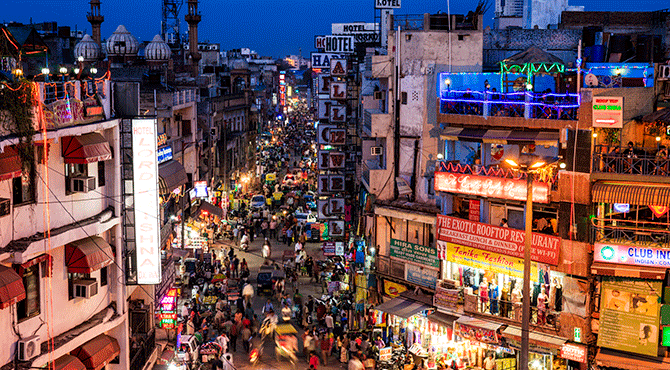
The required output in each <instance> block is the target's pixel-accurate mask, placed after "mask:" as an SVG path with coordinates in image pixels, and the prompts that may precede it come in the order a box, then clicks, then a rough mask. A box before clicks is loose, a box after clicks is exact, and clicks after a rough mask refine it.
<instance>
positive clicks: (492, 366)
mask: <svg viewBox="0 0 670 370" xmlns="http://www.w3.org/2000/svg"><path fill="white" fill-rule="evenodd" d="M497 368H498V366H497V364H496V360H495V359H494V358H493V353H489V355H488V356H487V357H486V358H485V359H484V370H496V369H497Z"/></svg>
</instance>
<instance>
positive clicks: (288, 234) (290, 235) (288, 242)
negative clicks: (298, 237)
mask: <svg viewBox="0 0 670 370" xmlns="http://www.w3.org/2000/svg"><path fill="white" fill-rule="evenodd" d="M292 242H293V228H288V229H287V230H286V245H291V243H292Z"/></svg>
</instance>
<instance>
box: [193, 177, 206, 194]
mask: <svg viewBox="0 0 670 370" xmlns="http://www.w3.org/2000/svg"><path fill="white" fill-rule="evenodd" d="M194 185H195V186H194V188H193V190H195V194H194V195H195V197H196V198H207V197H209V192H208V191H207V181H196V182H195V183H194Z"/></svg>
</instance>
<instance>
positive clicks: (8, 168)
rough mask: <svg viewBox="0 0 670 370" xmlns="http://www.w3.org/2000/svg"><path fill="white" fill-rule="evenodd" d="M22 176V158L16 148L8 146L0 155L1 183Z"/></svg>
mask: <svg viewBox="0 0 670 370" xmlns="http://www.w3.org/2000/svg"><path fill="white" fill-rule="evenodd" d="M19 176H21V158H20V157H19V152H18V151H17V150H16V148H14V147H11V146H7V147H5V150H4V151H3V152H2V153H0V181H2V180H9V179H13V178H15V177H19Z"/></svg>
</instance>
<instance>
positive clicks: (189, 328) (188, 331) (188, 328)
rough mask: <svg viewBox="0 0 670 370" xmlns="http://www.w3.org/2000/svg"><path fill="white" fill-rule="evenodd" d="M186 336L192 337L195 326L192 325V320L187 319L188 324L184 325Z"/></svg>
mask: <svg viewBox="0 0 670 370" xmlns="http://www.w3.org/2000/svg"><path fill="white" fill-rule="evenodd" d="M186 334H188V335H193V334H195V324H194V323H193V319H190V318H189V319H188V322H187V323H186Z"/></svg>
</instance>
